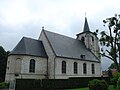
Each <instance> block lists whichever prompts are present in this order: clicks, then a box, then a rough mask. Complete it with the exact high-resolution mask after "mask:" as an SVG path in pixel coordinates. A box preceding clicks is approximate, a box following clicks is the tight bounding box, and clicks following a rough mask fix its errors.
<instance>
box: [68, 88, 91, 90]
mask: <svg viewBox="0 0 120 90" xmlns="http://www.w3.org/2000/svg"><path fill="white" fill-rule="evenodd" d="M67 90H89V88H78V89H67Z"/></svg>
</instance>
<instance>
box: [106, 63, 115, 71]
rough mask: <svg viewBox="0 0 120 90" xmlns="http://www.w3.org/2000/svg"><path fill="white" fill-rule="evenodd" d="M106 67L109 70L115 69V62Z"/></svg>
mask: <svg viewBox="0 0 120 90" xmlns="http://www.w3.org/2000/svg"><path fill="white" fill-rule="evenodd" d="M108 69H109V70H110V69H116V64H115V63H112V64H111V65H110V66H109V67H108Z"/></svg>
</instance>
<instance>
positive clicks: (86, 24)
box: [83, 13, 90, 32]
mask: <svg viewBox="0 0 120 90" xmlns="http://www.w3.org/2000/svg"><path fill="white" fill-rule="evenodd" d="M83 32H90V29H89V25H88V22H87V17H86V13H85V23H84V29H83Z"/></svg>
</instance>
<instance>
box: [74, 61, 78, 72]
mask: <svg viewBox="0 0 120 90" xmlns="http://www.w3.org/2000/svg"><path fill="white" fill-rule="evenodd" d="M74 74H77V62H74Z"/></svg>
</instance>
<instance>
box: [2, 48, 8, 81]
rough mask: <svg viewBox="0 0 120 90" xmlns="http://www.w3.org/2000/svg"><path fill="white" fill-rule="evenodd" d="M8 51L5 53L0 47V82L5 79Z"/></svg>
mask: <svg viewBox="0 0 120 90" xmlns="http://www.w3.org/2000/svg"><path fill="white" fill-rule="evenodd" d="M8 54H9V51H8V52H6V51H5V50H4V48H3V47H2V46H0V82H2V81H4V79H5V72H6V65H7V57H8Z"/></svg>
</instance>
